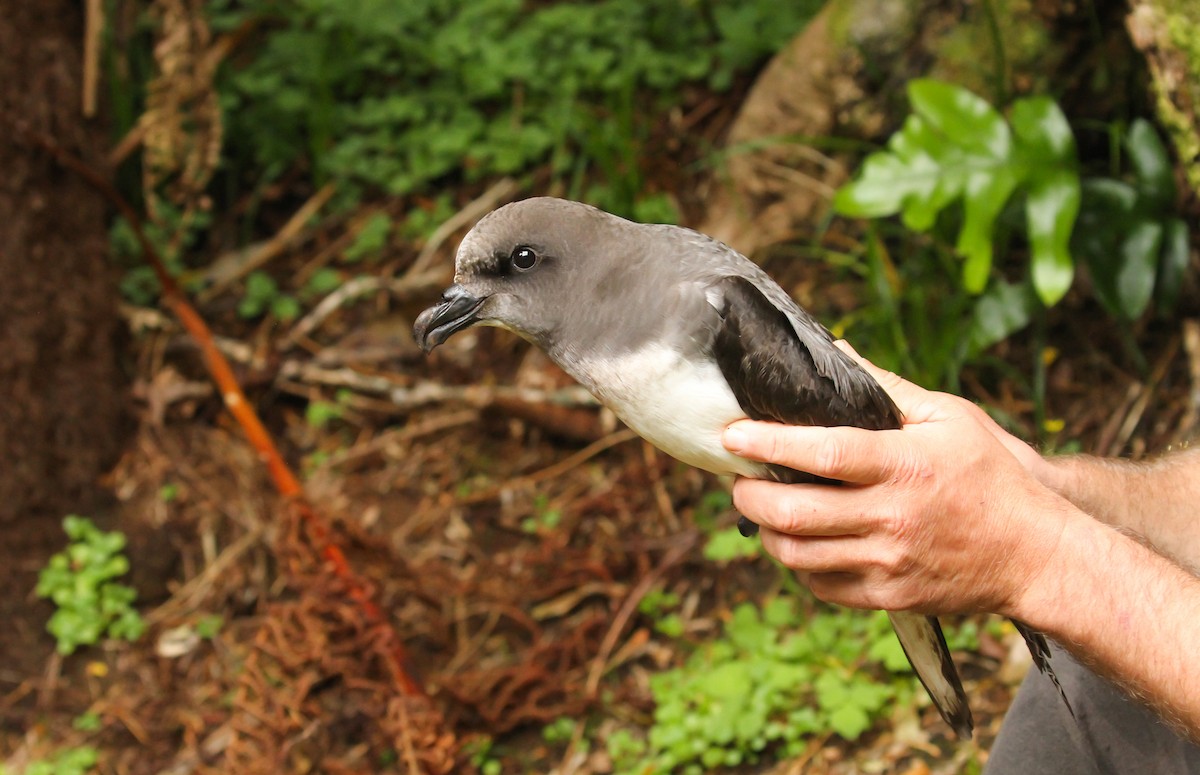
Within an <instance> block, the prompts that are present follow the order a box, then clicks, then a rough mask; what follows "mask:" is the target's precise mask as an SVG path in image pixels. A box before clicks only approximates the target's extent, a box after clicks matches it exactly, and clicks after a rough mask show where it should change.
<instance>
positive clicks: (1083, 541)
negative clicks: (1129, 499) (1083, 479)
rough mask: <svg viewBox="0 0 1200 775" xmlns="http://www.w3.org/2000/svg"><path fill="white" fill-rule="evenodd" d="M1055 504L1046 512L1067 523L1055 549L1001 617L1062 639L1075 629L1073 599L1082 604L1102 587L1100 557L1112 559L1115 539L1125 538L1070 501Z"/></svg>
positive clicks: (1062, 522) (1063, 525) (1018, 591)
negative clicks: (1083, 595) (1097, 575)
mask: <svg viewBox="0 0 1200 775" xmlns="http://www.w3.org/2000/svg"><path fill="white" fill-rule="evenodd" d="M1055 500H1056V501H1058V505H1057V507H1056V508H1055V509H1054V510H1053V511H1052V512H1051V511H1049V510H1047V513H1045V514H1044V517H1045V518H1047V519H1049V518H1054V519H1058V520H1060V521H1061V530H1059V531H1058V534H1057V536H1056V537H1055V540H1054V545H1053V547H1052V548H1051V549H1050V551H1049V552H1048V554H1047V555H1045V557H1044V558H1043V559H1042V561H1041V562H1040V565H1039V566H1038V567H1036V568H1035V569H1033V570H1032V572H1030V573H1028V574H1027V575H1026V577H1025V580H1024V584H1023V587H1022V588H1021V589H1018V590H1016V592H1015V594H1014V595H1013V596H1012V598H1011V600H1010V603H1009V605H1008V606H1007V608H1006V610H1002V611H999V612H998V613H1001V614H1004V615H1005V616H1008V617H1010V618H1012V619H1016V620H1018V621H1021V622H1024V623H1025V624H1028V625H1029V626H1031V627H1034V628H1035V629H1038V630H1040V631H1042V632H1045V633H1047V634H1048V635H1051V636H1056V637H1062V636H1063V635H1064V633H1065V632H1067V631H1069V629H1070V621H1069V620H1070V617H1071V615H1072V613H1073V610H1072V608H1071V605H1072V603H1071V601H1076V600H1079V599H1080V590H1087V589H1090V588H1091V585H1093V584H1095V583H1096V580H1095V579H1094V578H1093V577H1092V574H1093V571H1094V570H1095V565H1096V561H1097V558H1100V557H1109V556H1111V555H1112V552H1113V550H1114V543H1113V542H1114V539H1116V540H1124V539H1123V538H1122V537H1121V536H1120V535H1118V534H1117V533H1116V532H1115V531H1113V530H1112V529H1111V528H1109V527H1108V526H1106V525H1104V524H1102V523H1100V522H1098V521H1096V520H1094V519H1092V518H1091V517H1089V516H1088V515H1087V514H1085V513H1083V512H1081V511H1079V510H1078V509H1076V508H1075V507H1074V506H1072V505H1071V504H1070V503H1068V502H1066V501H1065V500H1062V499H1059V498H1056V499H1055Z"/></svg>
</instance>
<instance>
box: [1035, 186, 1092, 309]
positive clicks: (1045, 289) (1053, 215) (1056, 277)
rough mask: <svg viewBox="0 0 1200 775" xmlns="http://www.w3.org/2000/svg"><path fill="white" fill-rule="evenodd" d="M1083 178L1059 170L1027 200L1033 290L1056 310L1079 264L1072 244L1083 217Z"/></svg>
mask: <svg viewBox="0 0 1200 775" xmlns="http://www.w3.org/2000/svg"><path fill="white" fill-rule="evenodd" d="M1079 198H1080V189H1079V176H1078V175H1077V174H1075V173H1074V172H1071V171H1067V170H1059V171H1057V172H1055V173H1052V174H1050V175H1046V176H1044V177H1041V178H1040V179H1039V180H1037V181H1036V182H1034V183H1033V185H1032V187H1031V188H1030V190H1029V195H1028V197H1027V198H1026V200H1025V219H1026V222H1027V224H1028V226H1029V246H1030V252H1031V256H1030V258H1031V260H1032V262H1033V288H1034V290H1035V291H1037V295H1038V297H1039V298H1040V299H1041V300H1042V303H1043V304H1045V305H1046V306H1047V307H1053V306H1054V305H1055V304H1057V303H1058V302H1059V300H1060V299H1062V297H1063V296H1064V295H1066V293H1067V289H1069V288H1070V287H1071V280H1072V279H1073V278H1074V274H1075V262H1074V260H1073V259H1072V258H1071V251H1070V248H1069V243H1070V239H1071V230H1072V228H1073V227H1074V225H1075V217H1076V216H1077V215H1078V214H1079Z"/></svg>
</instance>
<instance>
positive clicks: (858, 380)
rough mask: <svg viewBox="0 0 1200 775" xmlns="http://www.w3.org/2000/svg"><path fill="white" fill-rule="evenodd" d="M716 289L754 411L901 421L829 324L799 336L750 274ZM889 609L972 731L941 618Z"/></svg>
mask: <svg viewBox="0 0 1200 775" xmlns="http://www.w3.org/2000/svg"><path fill="white" fill-rule="evenodd" d="M712 291H714V293H712V294H710V301H715V302H716V306H717V312H718V314H719V317H720V322H719V323H718V326H717V330H716V332H715V336H714V338H713V343H712V348H713V355H714V356H715V358H716V360H717V363H718V365H719V366H720V369H721V373H722V374H723V375H724V376H725V379H726V381H727V382H728V383H729V386H730V388H732V390H733V394H734V396H735V397H736V398H737V400H738V403H739V404H740V405H741V407H742V409H743V410H744V411H745V412H746V414H747V415H748V416H750V417H751V418H752V419H755V420H771V421H775V422H781V423H785V424H788V425H824V426H837V425H851V426H857V427H860V428H867V429H869V430H889V429H895V428H899V427H900V426H901V424H902V422H903V418H902V416H901V413H900V410H899V409H898V408H897V407H896V405H895V403H893V402H892V400H891V398H890V397H888V395H887V393H886V392H884V390H883V388H881V387H880V386H879V384H878V383H877V382H875V380H874V379H873V378H872V377H871V376H870V375H869V374H867V373H866V372H865V371H863V370H862V369H861V368H859V366H858V364H856V363H854V361H852V360H851V359H850V358H849V357H848V356H846V355H845V354H844V353H842V352H841V351H840V350H838V349H837V348H836V347H834V346H833V337H832V336H831V335H830V334H829V333H828V332H827V331H825V329H823V328H819V327H816V328H814V329H813V330H812V331H811V334H812V337H813V340H812V341H811V342H803V341H801V339H800V336H799V334H798V333H797V331H796V329H795V327H794V325H793V320H792V317H790V316H789V315H788V314H786V313H785V312H784V311H783V310H781V309H780V308H779V307H777V306H776V305H775V304H773V303H772V302H771V301H770V300H769V299H768V298H767V297H766V296H765V295H764V294H763V293H762V292H761V291H760V289H759V287H758V286H757V285H756V284H755V283H753V282H751V280H749V279H747V278H746V277H742V276H727V277H723V278H721V279H719V280H717V281H716V282H715V284H714V286H713V288H712ZM780 292H781V293H782V291H780ZM789 304H794V303H793V302H790V301H789ZM797 311H798V310H797ZM801 314H802V313H801ZM805 322H806V323H807V322H808V321H807V320H806V321H805ZM814 325H815V324H814ZM814 350H819V352H814ZM818 360H820V361H821V367H820V368H819V367H818ZM771 473H772V475H773V476H774V477H775V478H776V479H778V480H780V481H785V482H812V481H817V478H816V477H814V476H812V475H811V474H806V473H802V472H798V471H793V470H791V469H788V468H784V467H782V466H774V467H773V468H772V470H771ZM826 481H827V480H826ZM888 617H889V618H890V619H891V621H892V626H893V628H894V629H895V631H896V636H897V637H898V638H899V640H900V645H901V647H902V648H903V649H904V653H905V655H907V656H908V661H909V662H910V663H911V664H912V666H913V670H914V671H915V672H916V674H917V677H918V678H919V679H920V680H921V683H922V685H924V687H925V689H926V691H928V692H929V696H930V697H931V698H932V699H933V701H934V704H935V705H936V706H937V709H938V712H940V713H941V715H942V718H944V719H945V720H946V723H948V724H949V725H950V726H951V727H952V728H953V729H954V731H955V732H956V733H957V734H958V735H959V737H962V738H967V737H970V736H971V728H972V720H971V709H970V707H969V706H968V704H967V696H966V693H965V692H964V691H963V688H962V682H961V680H960V679H959V677H958V670H957V669H956V668H955V666H954V661H953V659H951V656H950V648H949V647H948V646H947V645H946V638H945V636H944V635H943V634H942V627H941V625H940V624H939V623H938V620H937V619H936V618H935V617H932V616H924V615H921V614H913V613H908V612H904V611H889V612H888Z"/></svg>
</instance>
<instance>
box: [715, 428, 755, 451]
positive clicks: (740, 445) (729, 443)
mask: <svg viewBox="0 0 1200 775" xmlns="http://www.w3.org/2000/svg"><path fill="white" fill-rule="evenodd" d="M721 443H722V444H724V445H725V449H727V450H729V451H730V452H741V451H742V450H743V449H745V448H746V446H747V445H748V444H749V443H750V439H749V437H748V436H746V432H745V431H743V430H741V429H740V428H738V427H737V426H736V425H731V426H729V427H728V428H726V429H725V433H724V434H722V435H721Z"/></svg>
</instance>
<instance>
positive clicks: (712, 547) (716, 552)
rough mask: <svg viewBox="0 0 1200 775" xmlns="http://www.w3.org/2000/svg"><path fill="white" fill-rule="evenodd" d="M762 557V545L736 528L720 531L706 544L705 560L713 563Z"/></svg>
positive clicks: (710, 537) (709, 538)
mask: <svg viewBox="0 0 1200 775" xmlns="http://www.w3.org/2000/svg"><path fill="white" fill-rule="evenodd" d="M761 555H762V544H761V543H760V542H758V541H755V540H754V539H753V538H746V537H745V536H743V535H742V534H741V533H739V532H738V529H737V528H736V527H731V528H726V529H725V530H718V531H716V532H715V533H713V534H712V535H711V536H709V537H708V542H707V543H705V544H704V559H706V560H710V561H712V562H731V561H733V560H742V559H749V558H751V557H759V556H761Z"/></svg>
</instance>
